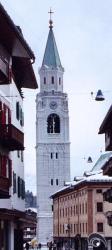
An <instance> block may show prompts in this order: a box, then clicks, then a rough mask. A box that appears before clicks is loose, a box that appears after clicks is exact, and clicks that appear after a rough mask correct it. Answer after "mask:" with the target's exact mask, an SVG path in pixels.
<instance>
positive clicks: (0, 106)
mask: <svg viewBox="0 0 112 250" xmlns="http://www.w3.org/2000/svg"><path fill="white" fill-rule="evenodd" d="M0 124H2V102H1V101H0Z"/></svg>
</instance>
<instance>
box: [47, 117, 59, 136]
mask: <svg viewBox="0 0 112 250" xmlns="http://www.w3.org/2000/svg"><path fill="white" fill-rule="evenodd" d="M47 132H48V133H49V134H58V133H60V118H59V116H58V115H57V114H50V115H49V116H48V118H47Z"/></svg>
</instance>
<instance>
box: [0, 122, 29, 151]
mask: <svg viewBox="0 0 112 250" xmlns="http://www.w3.org/2000/svg"><path fill="white" fill-rule="evenodd" d="M0 143H2V144H3V145H4V146H6V147H8V148H9V149H10V150H23V149H24V134H23V132H21V131H20V130H19V129H17V128H16V127H15V126H14V125H12V124H8V125H7V124H1V125H0Z"/></svg>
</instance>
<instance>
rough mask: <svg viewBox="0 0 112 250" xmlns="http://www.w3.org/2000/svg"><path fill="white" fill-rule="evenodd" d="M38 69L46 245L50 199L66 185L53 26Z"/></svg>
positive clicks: (63, 104) (40, 199)
mask: <svg viewBox="0 0 112 250" xmlns="http://www.w3.org/2000/svg"><path fill="white" fill-rule="evenodd" d="M51 14H52V12H51V10H50V21H49V34H48V39H47V43H46V48H45V53H44V57H43V61H42V65H41V67H40V69H39V75H40V92H39V93H38V94H37V98H36V170H37V204H38V210H37V211H38V226H37V238H38V242H40V243H47V242H49V241H51V240H52V236H53V206H52V200H51V199H50V196H51V195H52V194H53V193H54V192H56V191H57V190H58V189H61V188H62V187H63V186H64V184H65V182H67V181H70V141H69V114H68V98H67V94H66V93H63V73H64V68H63V67H62V65H61V61H60V57H59V53H58V49H57V45H56V42H55V37H54V33H53V22H52V20H51Z"/></svg>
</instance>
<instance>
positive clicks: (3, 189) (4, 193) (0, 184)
mask: <svg viewBox="0 0 112 250" xmlns="http://www.w3.org/2000/svg"><path fill="white" fill-rule="evenodd" d="M8 197H9V179H8V178H6V177H4V176H0V198H8Z"/></svg>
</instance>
